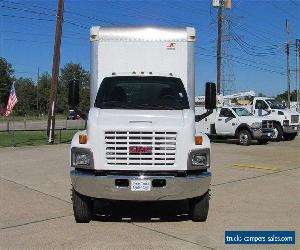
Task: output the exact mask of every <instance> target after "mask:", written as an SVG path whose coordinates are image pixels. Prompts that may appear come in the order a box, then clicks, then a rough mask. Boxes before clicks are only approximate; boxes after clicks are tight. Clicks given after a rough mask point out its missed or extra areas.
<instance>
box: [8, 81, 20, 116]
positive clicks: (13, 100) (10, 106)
mask: <svg viewBox="0 0 300 250" xmlns="http://www.w3.org/2000/svg"><path fill="white" fill-rule="evenodd" d="M17 102H18V99H17V94H16V90H15V84H13V85H12V86H11V90H10V95H9V99H8V103H7V107H6V112H5V116H9V115H10V113H11V112H12V110H13V108H14V106H15V105H16V103H17Z"/></svg>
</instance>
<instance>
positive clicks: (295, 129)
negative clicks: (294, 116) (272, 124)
mask: <svg viewBox="0 0 300 250" xmlns="http://www.w3.org/2000/svg"><path fill="white" fill-rule="evenodd" d="M298 131H299V125H289V126H283V132H284V133H287V134H290V133H298Z"/></svg>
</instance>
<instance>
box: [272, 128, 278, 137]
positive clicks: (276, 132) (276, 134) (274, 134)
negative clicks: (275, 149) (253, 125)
mask: <svg viewBox="0 0 300 250" xmlns="http://www.w3.org/2000/svg"><path fill="white" fill-rule="evenodd" d="M277 137H278V129H277V128H274V129H273V133H272V136H271V138H272V139H276V138H277Z"/></svg>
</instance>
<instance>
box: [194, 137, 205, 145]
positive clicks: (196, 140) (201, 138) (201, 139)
mask: <svg viewBox="0 0 300 250" xmlns="http://www.w3.org/2000/svg"><path fill="white" fill-rule="evenodd" d="M202 142H203V137H202V136H201V135H199V136H195V144H196V145H202Z"/></svg>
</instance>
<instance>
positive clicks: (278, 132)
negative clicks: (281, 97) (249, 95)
mask: <svg viewBox="0 0 300 250" xmlns="http://www.w3.org/2000/svg"><path fill="white" fill-rule="evenodd" d="M248 109H249V110H250V111H251V112H252V113H253V114H254V115H257V116H261V117H269V118H270V119H272V120H273V124H274V134H273V136H272V139H273V140H275V141H280V140H282V139H285V140H293V139H295V137H296V136H297V134H298V131H299V128H300V126H299V112H297V111H295V110H291V109H287V108H286V107H285V106H284V105H283V104H282V103H281V102H279V101H277V100H276V99H274V98H271V97H254V98H253V101H252V103H251V105H250V106H248Z"/></svg>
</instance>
